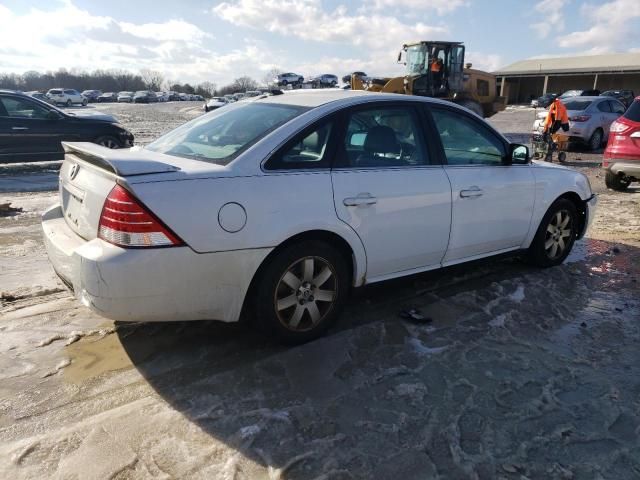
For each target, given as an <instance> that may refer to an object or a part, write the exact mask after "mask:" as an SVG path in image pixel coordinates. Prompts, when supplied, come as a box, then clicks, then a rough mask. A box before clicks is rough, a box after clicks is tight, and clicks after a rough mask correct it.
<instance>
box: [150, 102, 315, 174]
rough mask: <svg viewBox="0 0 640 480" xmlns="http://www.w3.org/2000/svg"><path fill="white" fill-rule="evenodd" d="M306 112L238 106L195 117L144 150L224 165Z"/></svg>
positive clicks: (292, 108) (285, 107)
mask: <svg viewBox="0 0 640 480" xmlns="http://www.w3.org/2000/svg"><path fill="white" fill-rule="evenodd" d="M306 110H307V109H305V108H303V107H296V106H291V105H274V104H258V103H239V104H236V105H232V106H229V107H225V108H224V109H221V110H216V112H215V113H211V114H209V115H205V116H202V117H199V118H196V119H195V120H192V121H190V122H188V123H186V124H184V125H182V126H181V127H178V128H176V129H175V130H173V131H172V132H169V133H168V134H166V135H164V136H163V137H160V138H159V139H158V140H156V141H155V142H153V143H151V144H149V145H147V146H146V147H145V148H147V149H149V150H152V151H154V152H159V153H166V154H167V155H174V156H178V157H185V158H194V159H197V160H203V161H206V162H211V163H216V164H219V165H226V164H227V163H229V162H230V161H231V160H233V159H234V158H235V157H236V156H237V155H238V154H239V153H240V152H241V151H243V150H245V149H247V148H249V147H250V146H251V145H252V144H253V143H255V142H257V141H258V140H260V139H261V138H262V137H264V136H265V135H266V134H267V133H269V132H271V131H272V130H274V129H276V128H277V127H279V126H280V125H283V124H284V123H286V122H288V121H289V120H291V119H292V118H294V117H297V116H298V115H300V114H301V113H303V112H304V111H306Z"/></svg>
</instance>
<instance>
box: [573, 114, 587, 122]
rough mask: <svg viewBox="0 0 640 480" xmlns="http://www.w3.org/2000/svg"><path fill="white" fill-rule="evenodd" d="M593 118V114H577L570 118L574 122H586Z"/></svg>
mask: <svg viewBox="0 0 640 480" xmlns="http://www.w3.org/2000/svg"><path fill="white" fill-rule="evenodd" d="M590 118H591V115H576V116H575V117H571V118H570V119H569V120H571V121H572V122H586V121H588V120H589V119H590Z"/></svg>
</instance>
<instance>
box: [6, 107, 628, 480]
mask: <svg viewBox="0 0 640 480" xmlns="http://www.w3.org/2000/svg"><path fill="white" fill-rule="evenodd" d="M197 107H199V105H198V106H194V105H188V104H187V105H185V104H184V103H169V104H160V105H135V106H132V105H110V106H105V107H104V108H103V109H104V110H108V111H110V112H113V113H115V114H116V115H118V116H119V117H120V118H121V120H122V122H123V123H124V124H125V125H127V126H128V128H130V129H131V130H132V131H133V132H134V134H135V135H136V138H137V139H138V140H139V141H140V143H147V142H148V141H149V140H150V139H151V138H153V137H154V136H155V135H157V134H159V133H162V132H163V131H166V130H168V129H170V128H171V127H172V126H174V125H175V124H177V123H180V122H182V121H184V120H186V119H188V118H193V117H194V116H195V115H197V114H199V112H198V111H197ZM101 108H102V107H101ZM533 115H534V114H533V111H532V110H529V109H516V110H509V111H506V112H503V113H501V114H499V115H497V116H496V117H494V119H492V122H493V123H494V124H495V125H496V126H497V127H498V128H499V129H501V130H502V131H503V132H505V133H507V134H508V135H510V136H511V138H514V139H515V140H518V141H525V140H527V139H528V129H529V128H530V125H531V123H532V122H533ZM600 158H601V154H600V153H595V154H593V153H588V152H581V151H576V152H571V153H570V155H569V159H568V164H569V165H570V166H571V167H572V168H576V169H578V170H580V171H583V172H585V173H587V174H588V175H589V178H590V180H591V183H592V185H593V188H594V190H595V191H596V192H598V193H599V195H600V205H599V210H598V216H597V217H596V219H595V222H594V225H593V227H592V229H591V231H590V232H589V234H588V236H587V238H586V239H584V240H582V241H580V242H579V243H578V244H577V245H576V247H575V251H574V253H573V254H572V255H571V257H570V259H569V261H567V262H566V264H564V265H562V266H560V267H556V268H552V269H548V270H537V269H534V268H531V267H528V266H526V265H524V264H522V263H521V262H519V261H518V260H517V259H507V260H493V261H485V262H482V263H477V264H473V265H466V266H461V267H456V268H451V269H447V270H445V271H442V272H435V273H433V272H432V273H429V274H424V275H418V276H414V277H411V278H408V279H403V280H398V281H392V282H386V283H383V284H380V285H375V286H371V287H369V288H366V289H364V290H362V291H359V292H356V293H355V294H354V296H353V298H352V300H351V301H350V303H349V306H348V308H347V310H346V312H345V314H344V315H343V316H342V318H341V321H340V323H339V325H338V326H337V327H336V328H334V329H333V330H332V331H331V332H330V334H329V335H327V336H326V337H325V338H323V339H321V340H318V341H316V342H313V343H310V344H307V345H304V346H300V347H296V348H289V349H285V348H282V347H278V346H274V345H272V344H269V343H268V342H265V341H264V340H263V339H262V338H261V337H259V336H258V335H256V334H254V333H253V332H252V331H251V330H249V329H248V328H246V327H244V326H242V325H222V324H218V323H215V322H198V323H184V322H183V323H167V324H140V325H132V324H124V323H118V324H114V323H113V322H110V321H107V320H105V319H103V318H101V317H99V316H98V315H96V314H94V313H91V312H90V311H89V310H87V309H86V308H84V307H82V306H80V305H79V304H78V303H77V302H76V301H74V300H73V298H72V297H71V295H70V294H69V293H68V292H67V291H66V290H65V289H64V287H63V286H62V285H61V284H60V283H59V282H58V281H57V279H56V277H55V275H54V274H53V272H52V271H51V268H50V267H49V265H48V263H47V260H46V256H45V253H44V249H43V245H42V241H41V239H40V229H39V223H38V222H39V213H40V212H41V211H42V210H43V209H44V208H45V207H46V206H47V205H49V204H51V203H53V202H54V201H55V200H56V194H55V192H50V191H40V192H36V190H47V188H51V187H50V182H51V179H49V177H52V178H53V188H55V172H54V170H55V168H52V167H48V168H49V169H50V170H51V171H50V172H44V173H43V172H42V171H34V169H31V171H30V172H27V171H26V170H28V169H25V168H23V167H14V168H13V170H11V169H5V170H3V171H0V189H2V188H4V190H0V192H2V193H0V203H2V201H4V200H9V201H11V202H12V203H13V205H14V206H16V207H21V208H22V209H23V211H22V212H20V213H16V214H15V215H12V216H7V217H3V218H0V255H1V256H0V290H2V292H3V296H2V305H1V307H0V478H12V479H14V478H15V479H21V478H45V477H47V478H64V479H92V478H96V479H102V478H117V479H128V478H163V479H164V478H167V479H168V478H189V479H191V478H207V479H210V478H219V479H244V478H247V479H278V478H287V479H350V478H353V479H360V478H362V479H372V478H376V479H378V478H379V479H414V478H415V479H429V478H443V479H445V478H446V479H448V478H454V479H467V478H469V479H474V478H478V479H520V480H522V479H527V478H528V479H555V478H557V479H627V478H629V479H631V478H640V349H639V348H638V343H639V342H640V323H639V321H640V297H639V295H638V292H639V288H638V281H640V187H638V186H637V185H634V187H632V188H631V189H630V190H629V191H628V192H625V193H615V192H612V191H607V190H606V188H605V187H604V184H603V178H602V176H601V174H600V170H599V169H598V164H599V161H600ZM20 168H22V170H20ZM32 176H33V177H36V178H37V180H33V178H31V177H32ZM48 176H49V177H48ZM29 182H31V183H29ZM29 185H31V186H29ZM12 190H13V191H12ZM16 190H26V191H22V192H15V191H16ZM409 306H412V307H416V308H420V309H421V310H422V311H423V313H424V314H426V315H427V316H429V317H430V318H432V322H431V323H429V324H426V325H416V324H412V323H408V322H407V321H405V320H401V319H400V318H399V317H398V312H399V311H400V310H402V309H403V308H406V307H409Z"/></svg>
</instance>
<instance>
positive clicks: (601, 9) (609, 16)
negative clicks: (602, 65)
mask: <svg viewBox="0 0 640 480" xmlns="http://www.w3.org/2000/svg"><path fill="white" fill-rule="evenodd" d="M581 12H582V15H583V16H584V17H586V19H587V20H588V21H589V23H590V24H591V27H590V28H588V29H586V30H582V31H576V32H571V33H569V34H566V35H563V36H562V37H561V38H559V45H560V46H561V47H564V48H587V49H588V53H592V54H596V53H608V52H612V51H620V50H628V49H629V48H630V47H631V46H632V45H633V44H637V41H638V39H639V38H640V33H639V31H638V25H637V20H638V19H639V18H640V1H639V0H613V1H610V2H607V3H602V4H600V5H591V4H585V5H583V7H582V9H581ZM634 22H635V25H633V23H634Z"/></svg>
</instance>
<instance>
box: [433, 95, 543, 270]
mask: <svg viewBox="0 0 640 480" xmlns="http://www.w3.org/2000/svg"><path fill="white" fill-rule="evenodd" d="M430 110H431V113H432V115H433V119H434V122H435V126H436V128H437V130H438V133H439V136H440V140H441V142H442V147H443V151H444V156H445V160H446V163H447V165H446V166H445V167H444V169H445V172H446V174H447V176H448V177H449V180H450V181H451V198H452V221H451V239H450V241H449V247H448V249H447V253H446V255H445V257H444V261H443V264H444V265H447V264H452V263H458V262H459V261H461V260H463V259H471V258H472V257H480V256H484V255H487V254H491V253H498V252H501V251H507V250H510V249H515V248H519V247H520V246H521V245H522V243H523V241H524V239H525V237H526V236H527V233H528V232H529V228H530V223H531V216H532V212H533V204H534V198H535V190H534V185H535V180H534V176H533V172H532V171H531V166H530V165H529V164H527V165H506V164H505V162H504V159H505V158H506V155H507V146H506V145H505V142H504V140H502V139H501V138H500V137H499V136H498V134H496V133H495V132H493V131H492V130H491V129H490V128H489V127H487V126H486V125H485V124H484V122H483V121H481V120H478V119H476V118H474V117H472V116H470V115H467V114H466V113H464V112H461V111H459V110H457V109H455V110H454V109H450V108H446V107H432V108H430Z"/></svg>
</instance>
